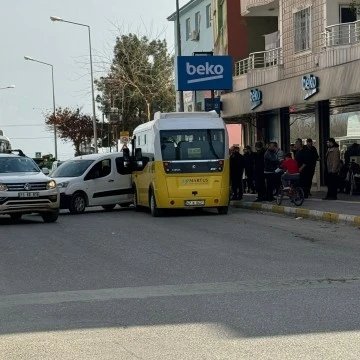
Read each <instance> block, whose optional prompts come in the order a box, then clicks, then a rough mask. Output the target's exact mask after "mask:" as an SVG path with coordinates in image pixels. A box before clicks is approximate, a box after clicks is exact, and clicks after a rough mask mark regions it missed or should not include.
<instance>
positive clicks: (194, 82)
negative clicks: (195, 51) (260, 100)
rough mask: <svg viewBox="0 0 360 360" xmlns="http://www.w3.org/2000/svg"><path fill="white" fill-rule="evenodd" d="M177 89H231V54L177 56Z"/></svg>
mask: <svg viewBox="0 0 360 360" xmlns="http://www.w3.org/2000/svg"><path fill="white" fill-rule="evenodd" d="M177 75H178V76H177V80H178V81H177V90H179V91H198V90H232V87H233V86H232V85H233V80H232V60H231V56H178V58H177Z"/></svg>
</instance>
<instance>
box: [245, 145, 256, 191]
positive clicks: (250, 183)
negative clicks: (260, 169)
mask: <svg viewBox="0 0 360 360" xmlns="http://www.w3.org/2000/svg"><path fill="white" fill-rule="evenodd" d="M244 165H245V176H246V185H247V188H248V192H249V193H250V192H252V193H253V194H255V183H254V167H255V154H254V153H253V152H252V150H251V146H245V149H244Z"/></svg>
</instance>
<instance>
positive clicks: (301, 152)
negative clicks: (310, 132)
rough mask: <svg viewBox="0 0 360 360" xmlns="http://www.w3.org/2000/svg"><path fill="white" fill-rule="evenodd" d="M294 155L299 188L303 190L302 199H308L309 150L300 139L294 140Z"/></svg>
mask: <svg viewBox="0 0 360 360" xmlns="http://www.w3.org/2000/svg"><path fill="white" fill-rule="evenodd" d="M295 146H296V154H295V160H296V161H297V162H298V165H299V171H300V186H301V187H302V188H303V190H304V197H305V199H307V198H308V197H309V192H310V189H309V177H310V175H309V174H310V171H311V168H310V163H311V161H310V150H309V149H308V148H307V147H306V146H305V147H304V146H303V142H302V140H301V139H298V140H296V143H295Z"/></svg>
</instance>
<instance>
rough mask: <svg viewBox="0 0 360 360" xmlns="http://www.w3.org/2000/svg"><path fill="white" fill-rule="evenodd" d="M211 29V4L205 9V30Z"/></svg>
mask: <svg viewBox="0 0 360 360" xmlns="http://www.w3.org/2000/svg"><path fill="white" fill-rule="evenodd" d="M209 27H211V4H209V5H208V6H207V7H206V28H209Z"/></svg>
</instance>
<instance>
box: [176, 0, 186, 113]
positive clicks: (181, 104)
mask: <svg viewBox="0 0 360 360" xmlns="http://www.w3.org/2000/svg"><path fill="white" fill-rule="evenodd" d="M176 42H177V55H178V56H181V26H180V6H179V0H176ZM178 76H179V75H178ZM179 111H180V112H184V93H183V91H179Z"/></svg>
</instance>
